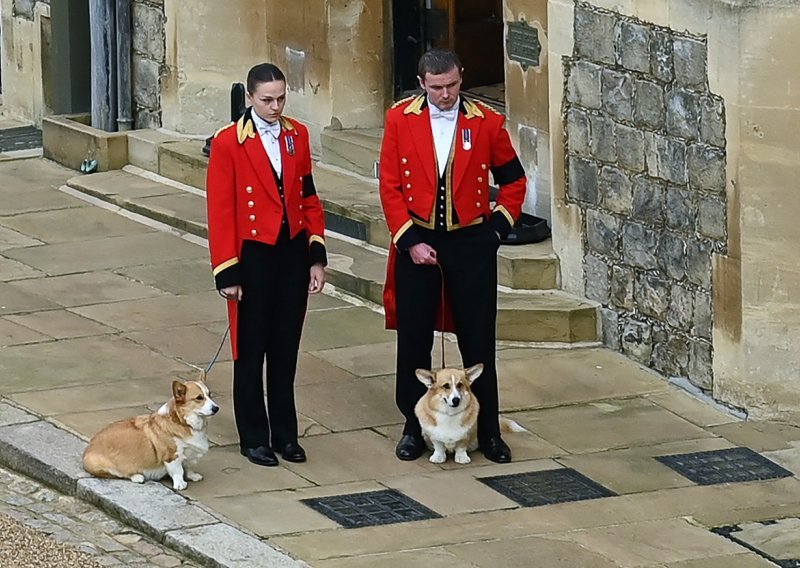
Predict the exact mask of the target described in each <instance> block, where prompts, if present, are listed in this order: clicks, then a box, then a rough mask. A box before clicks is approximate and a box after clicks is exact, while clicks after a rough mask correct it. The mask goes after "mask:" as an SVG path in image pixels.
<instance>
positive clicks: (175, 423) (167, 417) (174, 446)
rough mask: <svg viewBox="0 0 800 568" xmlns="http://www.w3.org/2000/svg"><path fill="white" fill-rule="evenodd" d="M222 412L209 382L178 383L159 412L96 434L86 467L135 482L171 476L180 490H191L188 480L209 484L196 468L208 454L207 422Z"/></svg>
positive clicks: (94, 472)
mask: <svg viewBox="0 0 800 568" xmlns="http://www.w3.org/2000/svg"><path fill="white" fill-rule="evenodd" d="M218 411H219V406H217V405H216V403H215V402H214V401H213V400H211V396H210V395H209V390H208V387H207V386H206V384H205V382H203V381H202V380H200V381H188V382H185V383H183V382H181V381H173V382H172V398H171V399H170V400H169V401H167V402H166V403H164V405H163V406H162V407H161V408H159V409H158V411H157V412H154V413H153V414H143V415H141V416H137V417H135V418H128V419H125V420H120V421H118V422H114V423H113V424H110V425H108V426H106V427H105V428H103V429H102V430H100V431H99V432H98V433H97V434H95V435H94V436H93V437H92V439H91V440H90V441H89V445H88V446H87V447H86V450H84V452H83V467H84V469H85V470H86V471H87V472H89V473H90V474H92V475H94V476H96V477H110V478H117V479H130V480H131V481H133V482H135V483H144V482H145V481H146V480H159V479H161V478H163V477H164V476H166V475H169V476H170V478H171V479H172V487H173V488H174V489H176V490H178V491H180V490H183V489H186V479H188V480H189V481H200V480H201V479H203V476H202V475H200V474H199V473H197V472H195V471H193V470H192V466H193V465H194V464H195V463H196V461H197V460H198V459H199V458H201V457H202V456H204V455H205V454H206V453H207V452H208V437H207V436H206V422H207V420H208V417H209V416H212V415H214V414H216V413H217V412H218ZM184 476H185V479H184Z"/></svg>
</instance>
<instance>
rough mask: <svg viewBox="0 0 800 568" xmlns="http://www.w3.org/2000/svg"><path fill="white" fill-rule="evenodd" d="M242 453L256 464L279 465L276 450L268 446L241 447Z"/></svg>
mask: <svg viewBox="0 0 800 568" xmlns="http://www.w3.org/2000/svg"><path fill="white" fill-rule="evenodd" d="M240 451H241V452H242V455H243V456H244V457H246V458H247V459H248V460H250V461H251V462H253V463H254V464H256V465H265V466H268V467H272V466H275V465H278V458H276V457H275V452H273V451H272V448H270V447H268V446H258V447H256V448H241V449H240Z"/></svg>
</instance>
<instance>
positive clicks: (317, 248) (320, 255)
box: [308, 240, 328, 266]
mask: <svg viewBox="0 0 800 568" xmlns="http://www.w3.org/2000/svg"><path fill="white" fill-rule="evenodd" d="M315 264H321V265H322V266H328V253H327V251H326V250H325V245H323V244H322V243H321V242H319V241H316V240H315V241H311V244H310V245H308V265H309V266H314V265H315Z"/></svg>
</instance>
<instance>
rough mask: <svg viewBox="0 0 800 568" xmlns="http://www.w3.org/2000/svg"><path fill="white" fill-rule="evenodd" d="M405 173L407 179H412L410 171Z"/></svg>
mask: <svg viewBox="0 0 800 568" xmlns="http://www.w3.org/2000/svg"><path fill="white" fill-rule="evenodd" d="M403 173H404V174H405V175H406V177H411V172H410V171H408V170H406V171H405V172H403Z"/></svg>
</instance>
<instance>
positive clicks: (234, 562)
mask: <svg viewBox="0 0 800 568" xmlns="http://www.w3.org/2000/svg"><path fill="white" fill-rule="evenodd" d="M165 543H166V544H167V545H168V546H171V547H172V548H174V549H175V550H177V551H178V552H180V553H181V554H184V555H186V556H188V557H189V558H195V559H196V560H198V561H200V562H205V563H207V565H211V566H225V567H228V566H229V567H230V568H303V567H307V566H308V565H307V564H305V563H304V562H300V561H297V560H295V559H293V558H292V557H291V556H289V555H287V554H285V553H283V552H281V551H279V550H276V549H275V548H273V547H271V546H269V545H267V544H266V543H264V542H262V541H260V540H258V539H257V538H254V537H252V536H250V535H248V534H246V533H244V532H242V531H240V530H238V529H235V528H234V527H231V526H230V525H224V524H221V523H217V524H215V525H208V526H203V527H197V528H194V529H186V530H179V531H171V532H169V533H167V535H166V538H165Z"/></svg>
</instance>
